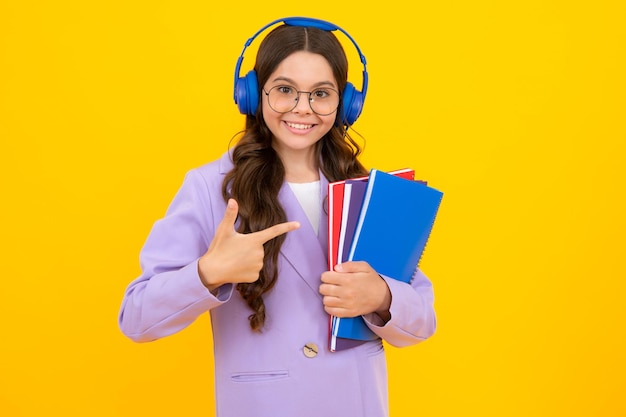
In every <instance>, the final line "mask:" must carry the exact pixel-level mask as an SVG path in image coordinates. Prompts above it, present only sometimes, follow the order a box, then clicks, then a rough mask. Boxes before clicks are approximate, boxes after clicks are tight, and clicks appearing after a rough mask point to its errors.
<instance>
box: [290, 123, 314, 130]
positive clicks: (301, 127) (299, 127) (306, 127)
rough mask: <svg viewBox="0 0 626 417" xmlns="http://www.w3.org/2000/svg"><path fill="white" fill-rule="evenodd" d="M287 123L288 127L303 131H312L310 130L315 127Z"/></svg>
mask: <svg viewBox="0 0 626 417" xmlns="http://www.w3.org/2000/svg"><path fill="white" fill-rule="evenodd" d="M286 123H287V126H289V127H290V128H292V129H302V130H305V129H310V128H312V127H313V125H303V124H300V123H289V122H286Z"/></svg>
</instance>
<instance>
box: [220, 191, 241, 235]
mask: <svg viewBox="0 0 626 417" xmlns="http://www.w3.org/2000/svg"><path fill="white" fill-rule="evenodd" d="M238 213H239V205H238V204H237V201H235V200H234V199H232V198H230V199H228V203H227V204H226V211H225V212H224V217H223V218H222V221H221V222H220V224H219V225H218V226H217V231H216V235H223V234H225V233H232V232H233V231H234V227H235V221H237V214H238Z"/></svg>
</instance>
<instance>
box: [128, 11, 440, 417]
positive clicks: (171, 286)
mask: <svg viewBox="0 0 626 417" xmlns="http://www.w3.org/2000/svg"><path fill="white" fill-rule="evenodd" d="M278 22H283V23H285V24H282V25H279V26H276V28H274V29H273V30H272V31H271V32H270V33H269V34H268V35H267V36H266V37H265V39H264V40H263V41H262V43H261V45H260V47H259V50H258V54H257V57H256V64H255V67H254V71H253V72H250V73H249V74H248V75H246V77H242V78H239V79H236V93H235V94H236V101H237V102H238V105H239V108H240V111H242V112H244V113H246V114H247V117H246V129H245V133H244V134H243V136H242V137H241V139H240V140H239V141H238V143H237V144H236V145H235V146H234V148H233V149H231V150H230V151H229V152H227V153H226V154H224V155H223V156H222V158H221V159H219V160H217V161H214V162H212V163H209V164H207V165H204V166H202V167H199V168H196V169H193V170H191V171H190V172H189V173H188V175H187V176H186V177H185V180H184V182H183V184H182V187H181V188H180V190H179V192H178V193H177V195H176V197H175V198H174V200H173V202H172V203H171V205H170V207H169V209H168V211H167V214H166V216H165V217H164V218H163V219H161V220H159V221H157V222H156V223H155V225H154V227H153V229H152V231H151V233H150V235H149V237H148V239H147V241H146V243H145V246H144V247H143V249H142V252H141V265H142V271H143V272H142V274H141V276H140V277H139V278H137V279H136V280H134V281H133V282H132V283H130V285H129V286H128V288H127V290H126V293H125V296H124V300H123V303H122V307H121V311H120V315H119V324H120V327H121V329H122V331H123V332H124V334H126V335H127V336H128V337H129V338H131V339H132V340H134V341H137V342H147V341H151V340H155V339H158V338H161V337H164V336H167V335H170V334H173V333H175V332H178V331H179V330H181V329H183V328H185V327H186V326H188V325H189V324H191V323H192V322H193V321H194V320H195V319H196V318H197V317H198V316H199V315H200V314H203V313H205V312H210V315H211V323H212V330H213V338H214V355H215V387H216V393H215V395H216V398H215V402H216V407H217V416H221V417H247V416H268V417H281V416H285V417H295V416H298V417H302V416H315V417H319V416H324V417H330V416H342V417H364V416H367V417H381V416H387V415H388V405H387V371H386V362H385V355H384V350H383V343H382V339H384V340H386V341H387V342H388V343H389V344H391V345H394V346H407V345H411V344H415V343H418V342H420V341H422V340H425V339H426V338H428V337H429V336H431V335H432V334H433V332H434V329H435V314H434V309H433V292H432V286H431V283H430V281H429V280H428V279H427V278H426V277H425V276H424V275H423V274H422V273H421V271H419V270H417V271H416V273H415V276H414V278H413V280H412V282H411V283H410V284H405V283H402V282H400V281H397V280H394V279H392V278H389V277H385V276H380V275H379V274H377V273H376V271H374V270H373V269H372V268H371V267H370V266H369V265H368V264H367V263H365V262H347V263H344V264H341V265H339V266H337V268H336V269H335V270H334V271H327V270H326V269H327V265H328V260H327V255H326V253H327V249H326V248H327V229H326V228H327V213H326V211H325V202H326V189H327V185H328V182H329V181H336V180H341V179H346V178H353V177H357V176H363V175H367V171H366V169H365V168H364V167H363V166H362V165H361V163H360V162H359V161H358V159H357V157H358V155H359V152H360V149H359V146H358V145H357V144H356V143H355V142H354V141H353V140H352V139H351V138H350V136H349V135H348V132H347V128H348V126H349V124H351V123H353V122H354V120H355V119H356V117H358V113H359V112H360V108H358V109H357V113H356V114H355V113H354V109H347V108H346V106H347V105H348V104H347V102H348V101H351V100H352V96H353V95H355V94H356V95H358V94H363V97H357V101H358V100H359V99H360V100H362V99H364V92H363V93H361V92H359V91H356V90H354V89H353V87H352V84H350V83H348V82H347V74H348V64H347V59H346V55H345V53H344V51H343V49H342V47H341V45H340V43H339V42H338V40H337V38H336V37H335V35H334V34H333V33H332V30H334V29H339V28H338V27H335V26H333V25H332V24H330V23H328V22H323V21H319V20H314V19H306V18H297V19H293V18H292V19H282V20H279V21H275V22H272V24H273V23H278ZM270 25H271V24H270ZM268 26H269V25H267V26H266V27H268ZM339 30H341V31H342V32H343V33H346V32H344V31H343V30H342V29H339ZM257 34H258V32H257ZM346 35H347V33H346ZM255 36H256V35H255ZM348 36H349V35H348ZM353 42H354V41H353ZM355 46H356V43H355ZM357 49H358V47H357ZM244 50H245V48H244ZM242 57H243V54H242ZM240 63H241V58H240V61H239V63H238V65H237V74H236V77H237V76H238V71H239V66H240ZM364 65H365V64H364ZM364 77H366V73H365V71H364ZM245 83H248V84H249V83H252V85H248V86H246V85H243V84H245ZM364 84H366V80H365V81H364ZM237 89H239V91H237ZM242 89H243V90H242ZM351 89H352V90H354V91H350V90H351ZM347 94H348V95H349V96H350V97H348V96H347ZM361 104H362V102H361V103H357V104H356V106H357V107H359V106H360V105H361ZM350 105H352V106H354V103H350ZM329 314H332V315H334V316H337V317H353V316H358V315H361V316H363V318H364V319H365V321H366V323H367V325H368V326H369V327H370V328H371V329H372V330H373V331H374V332H375V333H376V334H377V335H378V336H380V338H379V339H377V340H375V341H370V342H366V343H362V344H360V345H357V346H355V347H353V348H351V349H347V350H342V351H337V352H330V351H329V350H328V348H327V346H328V336H329V316H328V315H329Z"/></svg>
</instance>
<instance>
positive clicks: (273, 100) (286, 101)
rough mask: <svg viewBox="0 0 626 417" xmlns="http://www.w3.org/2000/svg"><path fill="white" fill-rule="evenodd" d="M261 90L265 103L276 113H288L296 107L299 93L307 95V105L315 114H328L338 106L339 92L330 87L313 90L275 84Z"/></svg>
mask: <svg viewBox="0 0 626 417" xmlns="http://www.w3.org/2000/svg"><path fill="white" fill-rule="evenodd" d="M263 92H264V93H265V95H266V96H267V103H268V104H269V105H270V107H271V109H272V110H274V111H275V112H277V113H288V112H290V111H292V110H293V109H295V108H296V106H297V105H298V101H299V100H300V94H308V95H309V106H311V110H313V112H314V113H315V114H318V115H320V116H328V115H329V114H332V113H334V112H335V111H336V110H337V108H338V107H339V93H338V92H337V91H336V90H334V89H332V88H318V89H316V90H313V91H298V90H296V89H295V88H293V87H290V86H288V85H277V86H275V87H272V88H270V91H265V88H264V89H263Z"/></svg>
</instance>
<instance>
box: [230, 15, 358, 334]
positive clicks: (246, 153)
mask: <svg viewBox="0 0 626 417" xmlns="http://www.w3.org/2000/svg"><path fill="white" fill-rule="evenodd" d="M298 51H308V52H312V53H316V54H320V55H322V56H323V57H324V58H325V59H326V60H327V61H328V63H329V64H330V66H331V68H332V71H333V75H334V77H335V80H336V81H337V83H338V87H339V92H340V94H341V93H342V92H343V90H344V88H345V85H346V83H347V77H348V61H347V59H346V55H345V52H344V50H343V48H342V47H341V44H340V43H339V41H338V40H337V38H336V37H335V35H333V34H332V33H331V32H327V31H324V30H320V29H316V28H310V27H300V26H289V25H281V26H278V27H276V28H275V29H274V30H272V31H271V32H270V33H269V34H268V35H267V36H266V37H265V39H264V40H263V42H261V45H260V46H259V51H258V53H257V57H256V64H255V67H254V69H255V71H256V74H257V79H258V83H259V86H262V85H264V84H265V82H266V81H267V79H268V78H269V76H270V75H271V74H272V73H273V72H274V70H275V69H276V67H277V66H278V65H279V64H280V63H281V62H282V61H283V60H284V59H285V58H286V57H288V56H289V55H291V54H292V53H294V52H298ZM260 90H261V89H260V88H259V91H260ZM260 100H262V97H260V98H259V102H260ZM340 106H341V103H340ZM316 150H317V155H318V158H319V161H320V169H321V171H322V173H323V174H324V175H325V176H326V178H327V179H328V180H329V181H337V180H342V179H346V178H353V177H357V176H361V175H366V174H367V171H366V169H365V168H364V167H363V165H361V163H360V162H359V161H358V156H359V154H360V153H361V148H360V147H359V145H358V144H357V143H356V142H355V141H354V140H353V139H352V138H351V137H350V136H349V135H348V132H347V128H346V127H345V126H344V125H343V123H341V112H340V111H339V110H338V111H337V115H336V119H335V125H334V126H333V127H332V128H331V129H330V131H329V132H328V133H327V134H326V135H324V137H322V138H321V139H320V140H319V141H318V142H317V144H316ZM232 155H233V163H234V168H233V169H232V170H231V171H230V172H229V173H228V174H227V175H226V177H225V179H224V183H223V185H222V194H223V197H224V199H225V200H227V199H228V198H230V197H232V198H234V199H235V200H237V202H238V203H239V220H240V224H239V228H238V232H239V233H250V232H255V231H259V230H263V229H265V228H267V227H270V226H272V225H274V224H278V223H282V222H285V221H287V219H286V215H285V211H284V210H283V208H282V207H281V205H280V203H279V201H278V192H279V191H280V188H281V187H282V185H283V182H284V177H285V170H284V167H283V164H282V162H281V160H280V158H279V156H278V154H277V153H276V152H275V151H274V149H273V148H272V133H271V132H270V130H269V128H268V127H267V125H266V124H265V122H264V120H263V116H262V113H261V105H259V106H258V109H257V111H256V115H254V116H250V115H249V116H247V117H246V129H245V132H244V133H243V136H242V137H241V139H240V140H239V141H238V143H237V144H236V145H235V147H234V148H233V151H232ZM284 240H285V235H281V236H279V237H277V238H275V239H272V240H270V241H269V242H267V243H266V244H265V246H264V249H265V258H264V263H263V268H262V270H261V271H260V273H259V279H258V280H257V281H256V282H254V283H250V284H247V283H240V284H238V285H237V290H238V291H239V293H240V294H241V296H242V297H243V299H244V300H245V301H246V303H247V304H248V306H249V307H250V308H251V309H252V311H253V313H252V314H251V315H250V316H249V317H248V318H249V320H250V327H251V328H252V330H255V331H260V330H261V329H262V327H263V325H264V323H265V315H266V311H265V303H264V302H263V294H265V293H266V292H268V291H270V290H271V289H272V288H273V286H274V284H275V283H276V280H277V277H278V271H277V269H276V265H277V261H278V254H279V251H280V247H281V245H282V244H283V242H284Z"/></svg>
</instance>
